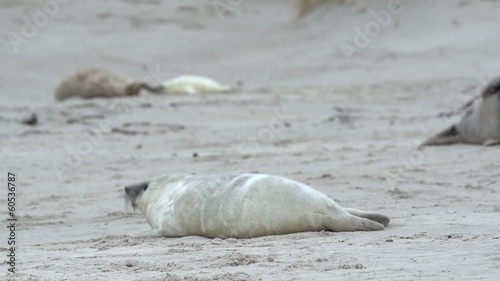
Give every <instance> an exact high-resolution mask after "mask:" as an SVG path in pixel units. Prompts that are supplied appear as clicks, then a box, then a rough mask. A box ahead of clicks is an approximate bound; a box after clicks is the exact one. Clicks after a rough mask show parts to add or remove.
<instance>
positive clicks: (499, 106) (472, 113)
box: [421, 77, 500, 146]
mask: <svg viewBox="0 0 500 281" xmlns="http://www.w3.org/2000/svg"><path fill="white" fill-rule="evenodd" d="M465 108H466V109H467V111H466V112H465V114H464V115H463V116H462V118H461V119H460V121H459V122H458V123H457V124H455V125H452V126H451V127H449V128H447V129H446V130H443V131H441V132H440V133H438V134H436V135H435V136H433V137H432V138H430V139H428V140H426V141H425V142H424V143H423V144H422V145H421V146H426V145H445V144H455V143H470V144H482V145H496V144H500V77H497V78H495V79H494V80H493V81H491V82H490V83H489V84H488V85H486V87H485V88H484V89H483V91H482V92H481V95H480V97H479V99H477V100H475V101H470V102H469V103H468V104H466V106H465Z"/></svg>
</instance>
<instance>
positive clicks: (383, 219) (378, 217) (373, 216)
mask: <svg viewBox="0 0 500 281" xmlns="http://www.w3.org/2000/svg"><path fill="white" fill-rule="evenodd" d="M344 210H346V211H347V212H348V213H349V214H351V215H353V216H356V217H360V218H365V219H369V220H371V221H374V222H378V223H381V224H383V225H384V226H387V225H389V222H390V221H391V220H390V219H389V218H388V217H387V216H385V215H382V214H379V213H374V212H369V211H361V210H358V209H352V208H344Z"/></svg>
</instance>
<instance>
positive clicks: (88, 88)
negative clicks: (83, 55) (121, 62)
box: [55, 68, 159, 101]
mask: <svg viewBox="0 0 500 281" xmlns="http://www.w3.org/2000/svg"><path fill="white" fill-rule="evenodd" d="M141 89H144V90H147V91H150V92H157V91H159V88H158V87H151V86H149V85H148V84H146V83H143V82H140V81H132V80H127V79H125V78H122V77H119V76H117V75H115V74H113V73H111V72H109V71H107V70H104V69H100V68H90V69H84V70H79V71H77V72H75V73H73V74H71V75H69V76H68V77H66V78H65V79H64V80H63V81H61V83H59V86H57V89H56V92H55V96H56V99H57V100H58V101H61V100H65V99H67V98H70V97H79V98H83V99H90V98H97V97H105V98H113V97H123V96H137V95H138V94H139V91H140V90H141Z"/></svg>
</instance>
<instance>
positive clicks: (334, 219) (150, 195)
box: [125, 174, 389, 238]
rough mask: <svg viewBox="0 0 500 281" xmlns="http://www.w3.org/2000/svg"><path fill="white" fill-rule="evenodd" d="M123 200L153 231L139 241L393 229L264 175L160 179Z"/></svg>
mask: <svg viewBox="0 0 500 281" xmlns="http://www.w3.org/2000/svg"><path fill="white" fill-rule="evenodd" d="M125 194H126V197H127V199H128V200H129V201H130V203H131V204H132V207H133V208H134V209H135V208H138V209H139V210H140V211H141V212H142V213H143V214H144V216H145V217H146V220H147V221H148V223H149V224H150V225H151V228H152V230H150V231H147V232H145V233H142V234H139V235H135V236H138V237H161V236H165V237H181V236H205V237H209V238H217V237H218V238H229V237H232V238H250V237H259V236H265V235H276V234H287V233H295V232H305V231H321V230H327V231H362V230H365V231H368V230H383V229H384V228H385V226H387V225H388V224H389V218H388V217H386V216H384V215H381V214H377V213H373V212H367V211H360V210H356V209H349V208H342V207H341V206H339V205H338V204H337V203H336V202H335V201H334V200H333V199H331V198H330V197H328V196H326V195H325V194H323V193H321V192H319V191H317V190H315V189H313V188H312V187H310V186H308V185H305V184H302V183H299V182H296V181H293V180H290V179H286V178H282V177H278V176H271V175H263V174H242V175H238V176H229V175H226V176H222V175H221V176H215V175H161V176H159V177H155V178H152V179H151V180H150V181H149V182H143V183H140V184H135V185H130V186H126V187H125Z"/></svg>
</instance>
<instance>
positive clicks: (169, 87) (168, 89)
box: [162, 75, 233, 95]
mask: <svg viewBox="0 0 500 281" xmlns="http://www.w3.org/2000/svg"><path fill="white" fill-rule="evenodd" d="M162 86H163V93H165V94H189V95H193V94H198V93H210V92H227V91H231V90H233V89H232V88H231V87H230V86H226V85H222V84H220V83H219V82H217V81H214V80H212V79H210V78H207V77H202V76H194V75H183V76H179V77H177V78H174V79H172V80H168V81H165V82H163V83H162Z"/></svg>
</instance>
